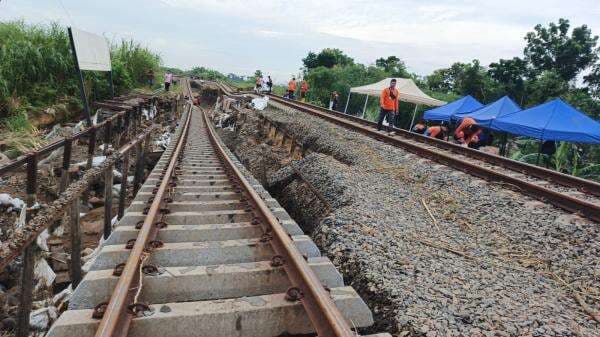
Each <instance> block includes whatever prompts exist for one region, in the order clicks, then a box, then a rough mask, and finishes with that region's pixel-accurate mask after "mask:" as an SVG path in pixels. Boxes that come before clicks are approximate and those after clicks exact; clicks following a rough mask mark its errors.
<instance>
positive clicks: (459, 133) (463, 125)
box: [454, 117, 477, 139]
mask: <svg viewBox="0 0 600 337" xmlns="http://www.w3.org/2000/svg"><path fill="white" fill-rule="evenodd" d="M473 124H477V122H475V120H474V119H473V118H471V117H467V118H465V119H463V120H462V122H460V125H459V126H458V127H457V128H456V130H455V131H454V138H456V139H463V138H465V130H467V128H468V127H469V126H471V125H473Z"/></svg>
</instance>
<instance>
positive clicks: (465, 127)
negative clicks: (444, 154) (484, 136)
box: [454, 117, 482, 146]
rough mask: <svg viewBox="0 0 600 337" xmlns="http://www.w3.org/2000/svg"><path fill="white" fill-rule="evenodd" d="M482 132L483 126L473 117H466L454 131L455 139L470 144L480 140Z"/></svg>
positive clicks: (465, 144) (466, 144)
mask: <svg viewBox="0 0 600 337" xmlns="http://www.w3.org/2000/svg"><path fill="white" fill-rule="evenodd" d="M481 132H482V129H481V126H479V125H477V122H476V121H475V120H474V119H473V118H471V117H466V118H465V119H463V120H462V122H460V125H459V126H458V128H456V130H455V131H454V140H455V141H456V142H457V143H459V144H462V145H464V146H469V145H471V144H475V143H478V142H479V135H481Z"/></svg>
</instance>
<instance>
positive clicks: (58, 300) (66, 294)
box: [52, 284, 73, 311]
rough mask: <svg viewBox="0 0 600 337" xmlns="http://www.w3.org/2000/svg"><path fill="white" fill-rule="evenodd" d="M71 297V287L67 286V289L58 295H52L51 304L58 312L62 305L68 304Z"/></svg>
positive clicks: (70, 285)
mask: <svg viewBox="0 0 600 337" xmlns="http://www.w3.org/2000/svg"><path fill="white" fill-rule="evenodd" d="M71 296H73V285H72V284H69V286H68V287H66V288H65V289H63V290H62V291H61V292H59V293H58V294H56V295H54V297H53V298H52V304H54V306H56V307H57V308H58V310H59V311H60V309H62V307H63V305H64V304H65V303H67V302H69V300H71Z"/></svg>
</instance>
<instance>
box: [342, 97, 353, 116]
mask: <svg viewBox="0 0 600 337" xmlns="http://www.w3.org/2000/svg"><path fill="white" fill-rule="evenodd" d="M350 95H352V92H348V99H347V100H346V107H345V108H344V113H346V111H348V103H349V102H350Z"/></svg>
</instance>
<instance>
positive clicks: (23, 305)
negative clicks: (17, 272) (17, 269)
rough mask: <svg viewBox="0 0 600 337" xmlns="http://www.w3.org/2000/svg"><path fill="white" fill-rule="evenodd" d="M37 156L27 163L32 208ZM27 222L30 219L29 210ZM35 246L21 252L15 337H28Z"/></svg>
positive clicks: (34, 194)
mask: <svg viewBox="0 0 600 337" xmlns="http://www.w3.org/2000/svg"><path fill="white" fill-rule="evenodd" d="M37 164H38V155H37V152H34V153H33V154H31V155H30V156H29V159H28V161H27V190H26V192H27V206H26V207H28V208H29V207H32V206H33V205H34V204H35V202H36V199H37V166H38V165H37ZM26 212H27V221H29V219H30V218H31V213H30V211H29V209H27V210H26ZM34 257H35V245H34V244H29V246H27V248H25V251H24V252H23V265H22V271H21V293H20V295H19V313H18V318H17V331H16V334H15V336H16V337H27V336H28V335H29V313H30V312H31V303H32V301H33V268H34V265H35V258H34Z"/></svg>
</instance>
